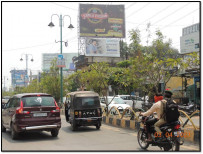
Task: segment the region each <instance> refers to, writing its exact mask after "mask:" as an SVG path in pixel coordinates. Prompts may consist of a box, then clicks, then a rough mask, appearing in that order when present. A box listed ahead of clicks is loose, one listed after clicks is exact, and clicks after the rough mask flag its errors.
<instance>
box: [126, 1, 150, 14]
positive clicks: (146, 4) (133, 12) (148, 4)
mask: <svg viewBox="0 0 203 154" xmlns="http://www.w3.org/2000/svg"><path fill="white" fill-rule="evenodd" d="M149 4H150V2H148V3H147V4H146V5H144V6H143V7H142V8H140V9H139V10H136V11H135V12H133V13H131V14H130V15H129V16H127V18H129V17H130V16H131V15H133V14H135V13H137V12H139V11H140V10H142V9H143V8H145V7H146V6H147V5H149Z"/></svg>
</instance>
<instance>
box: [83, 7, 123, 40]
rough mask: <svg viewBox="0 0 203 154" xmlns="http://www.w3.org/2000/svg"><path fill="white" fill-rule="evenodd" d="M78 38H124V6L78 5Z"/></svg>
mask: <svg viewBox="0 0 203 154" xmlns="http://www.w3.org/2000/svg"><path fill="white" fill-rule="evenodd" d="M80 37H105V38H124V37H125V10H124V5H94V4H80Z"/></svg>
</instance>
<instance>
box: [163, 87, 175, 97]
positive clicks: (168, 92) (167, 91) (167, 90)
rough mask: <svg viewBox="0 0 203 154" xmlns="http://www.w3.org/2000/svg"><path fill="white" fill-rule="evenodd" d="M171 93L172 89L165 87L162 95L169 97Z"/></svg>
mask: <svg viewBox="0 0 203 154" xmlns="http://www.w3.org/2000/svg"><path fill="white" fill-rule="evenodd" d="M172 95H173V93H172V91H170V90H169V89H166V90H165V92H164V96H165V97H166V98H171V96H172Z"/></svg>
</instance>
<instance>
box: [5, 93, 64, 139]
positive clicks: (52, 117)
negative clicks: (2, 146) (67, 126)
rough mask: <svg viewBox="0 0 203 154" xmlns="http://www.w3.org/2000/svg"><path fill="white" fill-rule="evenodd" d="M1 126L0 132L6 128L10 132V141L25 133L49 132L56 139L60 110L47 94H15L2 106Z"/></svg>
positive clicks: (59, 125) (59, 123) (59, 126)
mask: <svg viewBox="0 0 203 154" xmlns="http://www.w3.org/2000/svg"><path fill="white" fill-rule="evenodd" d="M1 126H2V128H1V131H2V132H5V131H6V128H7V129H10V130H11V137H12V139H16V138H17V137H18V135H19V133H20V132H26V131H51V135H52V136H53V137H57V136H58V132H59V129H60V128H61V118H60V108H59V107H58V105H57V103H56V101H55V100H54V98H53V97H52V96H51V95H49V94H45V93H24V94H17V95H14V96H13V97H11V98H10V99H9V101H8V103H7V104H6V105H5V106H4V108H3V110H2V125H1Z"/></svg>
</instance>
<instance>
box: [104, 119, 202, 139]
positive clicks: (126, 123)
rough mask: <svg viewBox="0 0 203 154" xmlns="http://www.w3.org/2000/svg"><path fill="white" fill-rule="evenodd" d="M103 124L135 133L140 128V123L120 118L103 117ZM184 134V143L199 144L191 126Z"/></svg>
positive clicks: (198, 132) (196, 133)
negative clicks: (132, 130)
mask: <svg viewBox="0 0 203 154" xmlns="http://www.w3.org/2000/svg"><path fill="white" fill-rule="evenodd" d="M102 119H103V122H104V123H106V124H110V125H113V126H116V127H121V128H127V129H134V130H135V131H138V130H139V128H140V123H139V122H137V121H135V120H126V119H120V118H115V117H106V116H103V118H102ZM183 130H184V134H186V136H185V135H184V134H183V136H184V140H186V141H191V142H194V143H199V142H200V130H195V129H194V128H193V126H190V125H189V126H188V125H187V126H186V127H184V128H183Z"/></svg>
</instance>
